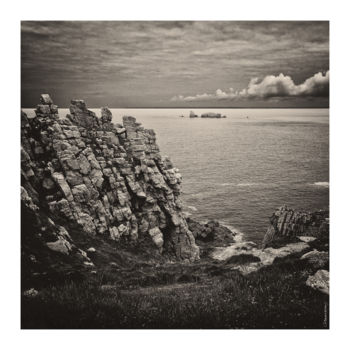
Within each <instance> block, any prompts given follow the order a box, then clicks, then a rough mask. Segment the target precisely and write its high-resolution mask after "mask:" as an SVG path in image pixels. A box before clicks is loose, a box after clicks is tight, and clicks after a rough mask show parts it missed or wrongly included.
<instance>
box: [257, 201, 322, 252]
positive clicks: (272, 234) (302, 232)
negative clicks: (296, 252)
mask: <svg viewBox="0 0 350 350" xmlns="http://www.w3.org/2000/svg"><path fill="white" fill-rule="evenodd" d="M328 215H329V213H328V211H318V212H313V213H308V212H301V211H295V210H293V209H289V208H288V207H287V206H285V205H284V206H282V207H280V208H279V209H277V210H276V211H275V213H274V214H273V215H272V216H271V217H270V226H269V227H268V229H267V231H266V234H265V236H264V239H263V242H262V248H265V247H266V246H267V245H268V244H270V243H271V242H272V241H273V240H275V239H276V238H278V237H295V236H308V237H310V236H312V237H319V236H321V235H323V234H324V235H328V233H329V220H328Z"/></svg>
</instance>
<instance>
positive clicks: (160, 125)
mask: <svg viewBox="0 0 350 350" xmlns="http://www.w3.org/2000/svg"><path fill="white" fill-rule="evenodd" d="M92 110H93V111H95V112H96V113H97V114H98V115H99V110H94V109H92ZM193 111H194V112H195V113H196V114H199V115H200V114H201V113H204V112H210V111H214V112H220V113H222V114H224V115H226V116H227V118H226V119H201V118H198V119H197V118H192V119H190V118H188V115H189V110H187V109H112V113H113V121H114V122H119V123H120V122H121V120H122V116H123V115H132V116H134V117H136V118H137V121H139V122H141V123H142V124H143V126H144V127H146V128H152V129H154V130H155V131H156V134H157V142H158V144H159V146H160V150H161V153H162V155H168V156H170V158H171V159H172V161H173V163H174V165H175V166H176V167H178V168H179V169H180V172H181V174H182V176H183V183H182V201H183V203H184V208H185V211H187V212H188V213H190V214H191V215H192V216H193V217H194V218H197V219H200V220H207V219H210V218H212V219H217V220H219V221H221V222H222V223H224V224H226V225H229V226H231V227H234V228H235V229H237V230H239V231H241V232H243V234H244V235H245V237H246V238H247V239H250V240H253V241H256V242H258V241H260V240H261V238H262V236H263V235H264V233H265V231H266V227H267V225H268V222H269V221H268V218H269V216H270V215H271V214H272V212H273V211H274V209H275V208H276V207H278V206H281V205H282V204H287V205H288V206H290V207H293V208H295V209H306V210H317V209H328V206H329V187H328V181H329V166H328V165H329V117H328V113H329V111H328V109H225V110H222V109H220V110H210V109H205V110H204V109H203V110H202V109H194V110H193ZM26 112H29V114H30V115H33V112H32V111H28V110H27V111H26ZM67 113H68V110H66V109H61V110H60V115H62V116H65V115H66V114H67ZM180 115H184V116H185V117H184V118H181V117H179V116H180ZM247 117H248V118H247Z"/></svg>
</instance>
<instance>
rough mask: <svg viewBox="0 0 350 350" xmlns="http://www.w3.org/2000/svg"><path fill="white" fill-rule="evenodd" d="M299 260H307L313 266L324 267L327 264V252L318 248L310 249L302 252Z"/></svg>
mask: <svg viewBox="0 0 350 350" xmlns="http://www.w3.org/2000/svg"><path fill="white" fill-rule="evenodd" d="M300 260H307V261H308V262H309V263H310V264H311V265H312V266H313V267H315V268H319V269H321V268H324V267H327V266H328V264H329V254H328V252H319V251H318V250H312V251H311V252H308V253H306V254H304V255H303V256H302V257H301V258H300Z"/></svg>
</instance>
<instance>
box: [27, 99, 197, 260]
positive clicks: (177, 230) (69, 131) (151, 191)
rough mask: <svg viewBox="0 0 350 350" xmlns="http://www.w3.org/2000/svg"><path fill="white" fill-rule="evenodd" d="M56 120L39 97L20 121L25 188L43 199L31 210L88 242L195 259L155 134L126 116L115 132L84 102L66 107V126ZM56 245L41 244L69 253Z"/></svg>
mask: <svg viewBox="0 0 350 350" xmlns="http://www.w3.org/2000/svg"><path fill="white" fill-rule="evenodd" d="M56 116H57V106H55V105H54V104H53V101H52V100H51V98H50V96H48V95H43V96H41V104H40V105H38V107H37V110H36V117H35V118H33V119H31V120H29V119H28V118H27V117H26V116H25V115H24V114H23V113H22V115H21V121H22V128H21V135H22V136H21V140H22V150H21V154H22V159H21V166H22V174H23V178H24V180H25V187H26V188H27V189H28V191H30V193H31V196H33V197H35V198H38V199H39V197H40V196H39V194H44V197H43V198H45V199H46V201H45V200H42V199H41V200H40V201H38V202H37V205H38V206H40V208H43V209H45V210H48V212H49V213H50V215H52V218H54V220H56V219H59V220H60V221H61V222H62V221H63V222H66V224H67V225H73V226H74V227H79V230H81V231H82V232H84V233H86V234H88V235H91V236H95V235H103V236H104V237H105V238H106V239H112V240H115V241H117V242H118V241H120V240H121V238H123V242H124V241H125V242H128V241H130V242H137V241H138V240H139V239H140V240H141V242H142V241H144V238H145V237H146V235H150V236H151V238H152V240H153V242H154V247H155V248H157V249H159V250H161V249H162V248H163V247H166V248H167V249H170V250H171V251H169V253H172V254H175V255H177V257H178V258H179V259H185V260H191V261H193V260H196V259H198V258H199V248H198V247H197V246H196V244H195V240H194V238H193V235H192V233H191V231H190V230H189V229H188V226H187V223H186V221H185V218H184V214H183V213H182V211H181V203H180V200H179V198H178V196H179V194H180V187H179V184H180V183H181V174H180V173H179V171H178V169H176V168H174V166H173V164H172V163H171V161H170V159H168V158H167V157H164V159H163V158H162V157H161V156H160V154H159V148H158V146H157V144H156V136H155V133H154V131H153V130H148V129H144V128H143V127H142V126H141V124H139V123H137V122H136V119H135V118H134V117H131V116H125V117H123V125H121V124H113V123H112V113H111V111H110V110H109V109H108V108H107V107H103V108H102V109H101V118H98V117H97V116H96V114H95V113H93V112H91V111H89V110H88V109H87V106H86V104H85V102H84V101H83V100H72V101H71V106H70V114H68V115H67V119H64V118H63V119H62V118H56ZM33 151H34V152H33ZM37 178H38V179H40V181H38V180H37ZM40 198H41V197H40ZM40 210H41V209H40ZM162 230H165V231H166V232H168V233H169V234H167V235H166V237H164V236H163V234H162ZM60 237H63V236H60ZM54 238H55V237H52V238H51V239H50V240H49V242H47V243H48V246H49V247H50V249H56V250H57V251H61V252H64V254H66V253H67V251H68V253H70V250H69V247H67V245H65V243H64V242H63V239H65V238H61V239H60V238H57V237H56V238H55V239H54ZM66 240H67V242H68V243H69V244H73V243H72V242H71V241H70V240H69V239H68V238H67V239H66ZM167 240H169V244H166V245H165V244H164V243H167V242H165V241H167ZM79 254H80V255H83V253H82V252H80V253H79Z"/></svg>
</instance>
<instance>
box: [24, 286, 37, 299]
mask: <svg viewBox="0 0 350 350" xmlns="http://www.w3.org/2000/svg"><path fill="white" fill-rule="evenodd" d="M38 294H39V292H38V291H37V290H36V289H34V288H30V289H28V290H26V291H24V292H23V295H24V296H25V297H27V298H35V297H36V296H37V295H38Z"/></svg>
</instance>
